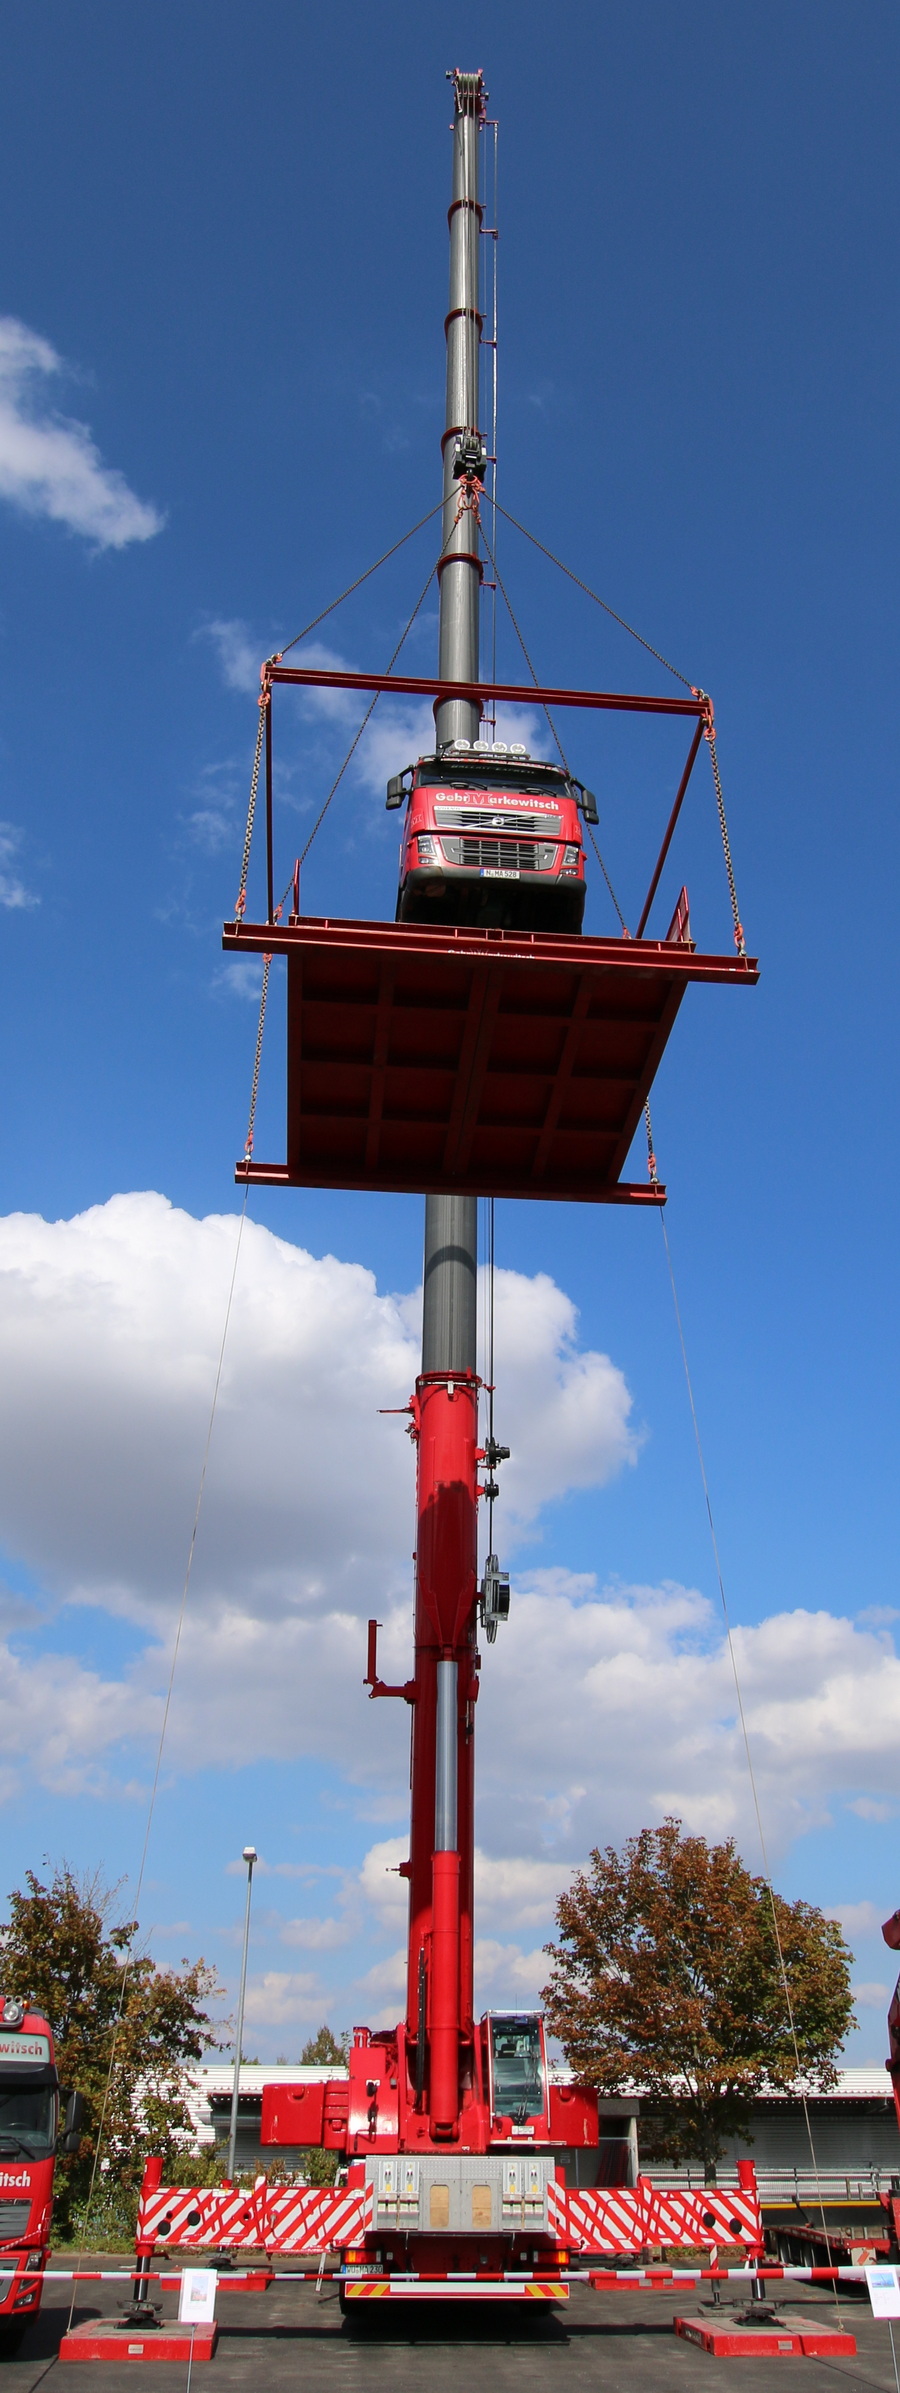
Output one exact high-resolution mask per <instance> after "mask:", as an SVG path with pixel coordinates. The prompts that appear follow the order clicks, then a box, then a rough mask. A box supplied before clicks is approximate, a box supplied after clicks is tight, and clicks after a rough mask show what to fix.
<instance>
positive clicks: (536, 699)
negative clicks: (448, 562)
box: [263, 665, 710, 722]
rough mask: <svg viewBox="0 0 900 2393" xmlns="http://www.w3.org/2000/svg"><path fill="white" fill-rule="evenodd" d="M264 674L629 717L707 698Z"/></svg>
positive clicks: (322, 685) (267, 669) (302, 684)
mask: <svg viewBox="0 0 900 2393" xmlns="http://www.w3.org/2000/svg"><path fill="white" fill-rule="evenodd" d="M263 675H264V678H265V679H266V680H268V681H270V682H275V681H284V682H291V683H294V684H296V685H297V686H298V687H299V688H301V689H311V690H387V691H393V692H394V695H395V696H396V697H401V698H435V699H437V700H438V701H439V702H440V701H441V700H443V699H446V698H472V699H474V701H475V703H476V705H478V704H479V703H480V701H481V700H482V699H484V698H494V699H500V700H501V701H502V703H503V704H504V705H509V706H590V707H606V708H612V709H613V710H614V711H615V712H618V713H620V714H628V715H692V716H693V717H694V719H695V720H696V719H697V718H698V717H699V719H700V720H701V722H703V721H706V720H707V719H708V717H709V714H710V704H709V699H708V698H705V697H699V698H694V697H691V698H644V697H639V696H638V695H637V694H636V693H635V692H633V691H630V690H624V691H623V690H545V689H536V688H535V687H534V686H533V684H531V685H529V684H528V683H526V684H525V685H524V686H522V685H521V684H520V683H519V682H513V681H423V680H422V679H421V677H420V676H418V675H414V674H412V673H314V672H312V671H311V670H309V669H308V668H307V667H306V666H304V665H266V666H264V667H263Z"/></svg>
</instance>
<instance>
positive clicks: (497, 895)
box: [386, 740, 598, 932]
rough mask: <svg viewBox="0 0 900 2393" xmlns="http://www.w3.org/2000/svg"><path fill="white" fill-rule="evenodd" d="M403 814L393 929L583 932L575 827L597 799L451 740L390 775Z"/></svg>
mask: <svg viewBox="0 0 900 2393" xmlns="http://www.w3.org/2000/svg"><path fill="white" fill-rule="evenodd" d="M386 802H387V805H388V807H389V808H390V807H398V806H402V805H404V804H405V805H406V820H405V823H404V826H403V837H402V840H401V843H400V886H399V890H398V893H397V921H398V922H421V923H434V924H435V925H439V926H443V925H453V926H456V925H463V926H465V927H466V928H471V929H475V928H479V929H485V930H504V931H568V932H572V931H580V929H581V925H582V919H583V916H584V898H585V885H584V843H583V839H582V831H581V817H582V816H583V817H584V820H585V822H588V823H595V822H596V821H597V820H598V815H597V803H596V799H595V798H593V797H592V796H591V793H590V790H588V789H584V788H583V786H582V784H581V782H580V781H575V780H573V778H572V775H571V774H570V773H568V772H566V770H565V768H564V767H563V766H562V765H555V764H540V763H538V762H537V761H536V760H534V759H533V758H532V757H531V756H529V753H528V750H527V748H524V747H522V746H521V745H519V744H518V743H514V744H507V742H506V741H505V740H473V741H469V740H453V741H452V742H451V744H450V745H449V746H448V747H445V748H442V749H441V750H440V752H439V754H438V755H436V756H420V758H419V761H418V764H414V765H408V766H407V769H406V771H405V772H404V773H397V774H395V776H394V778H393V780H391V781H389V782H388V786H387V801H386Z"/></svg>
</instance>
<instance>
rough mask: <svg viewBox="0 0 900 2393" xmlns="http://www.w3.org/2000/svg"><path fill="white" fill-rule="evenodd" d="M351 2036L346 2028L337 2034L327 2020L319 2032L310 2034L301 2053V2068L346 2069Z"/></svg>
mask: <svg viewBox="0 0 900 2393" xmlns="http://www.w3.org/2000/svg"><path fill="white" fill-rule="evenodd" d="M349 2047H350V2038H349V2036H348V2035H347V2033H346V2030H345V2032H344V2034H343V2035H342V2036H336V2035H335V2034H334V2031H333V2029H332V2028H330V2027H329V2026H328V2023H327V2021H326V2022H325V2025H324V2026H323V2027H320V2029H319V2031H318V2034H317V2035H315V2036H310V2037H309V2038H308V2041H307V2042H306V2043H305V2044H304V2047H303V2051H302V2052H301V2054H300V2067H301V2069H316V2068H324V2069H346V2066H347V2053H348V2050H349Z"/></svg>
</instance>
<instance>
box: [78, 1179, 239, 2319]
mask: <svg viewBox="0 0 900 2393" xmlns="http://www.w3.org/2000/svg"><path fill="white" fill-rule="evenodd" d="M249 1194H250V1184H249V1181H248V1183H247V1186H246V1187H245V1189H244V1201H243V1204H242V1206H241V1210H240V1215H239V1218H238V1233H237V1238H236V1241H235V1248H234V1259H233V1262H232V1266H231V1278H230V1281H229V1285H228V1297H227V1301H226V1305H225V1318H224V1321H223V1324H222V1336H221V1340H220V1343H219V1354H218V1361H217V1363H216V1373H215V1379H214V1381H213V1392H212V1402H211V1405H210V1411H209V1421H208V1424H207V1431H206V1443H205V1446H204V1449H203V1460H202V1463H201V1466H200V1479H199V1484H198V1488H197V1502H196V1505H195V1507H194V1519H193V1525H192V1528H191V1535H190V1542H189V1545H188V1553H187V1563H186V1566H185V1573H184V1585H183V1587H182V1591H181V1603H180V1606H179V1611H178V1620H177V1624H176V1629H175V1642H174V1645H173V1647H172V1661H171V1666H170V1669H169V1683H168V1686H167V1688H166V1699H165V1703H164V1706H163V1716H162V1724H161V1727H160V1732H159V1743H158V1745H157V1750H156V1766H155V1769H154V1772H153V1782H152V1785H151V1789H150V1800H149V1803H148V1806H147V1819H146V1824H145V1828H144V1842H143V1848H142V1852H141V1860H140V1868H139V1870H138V1875H137V1883H136V1886H135V1893H134V1906H135V1910H137V1908H138V1906H139V1904H140V1900H141V1893H142V1889H143V1884H144V1873H145V1870H146V1867H147V1855H148V1852H149V1848H150V1834H151V1829H152V1826H153V1814H154V1811H155V1808H156V1798H157V1793H158V1790H159V1780H160V1772H161V1770H162V1759H163V1751H164V1748H165V1742H166V1734H167V1730H168V1726H169V1714H170V1712H171V1708H172V1693H173V1689H174V1685H175V1672H176V1669H177V1666H178V1655H179V1650H180V1647H181V1637H182V1630H183V1628H184V1622H185V1614H186V1611H187V1601H188V1594H189V1590H190V1584H191V1573H192V1571H193V1567H194V1555H195V1552H196V1548H197V1532H198V1529H199V1526H200V1512H201V1507H202V1504H203V1496H204V1491H205V1488H206V1474H207V1469H208V1466H209V1456H210V1448H211V1445H212V1435H213V1428H214V1424H215V1418H216V1409H217V1406H218V1401H219V1390H220V1387H221V1384H222V1370H223V1366H224V1362H225V1347H226V1344H227V1340H228V1330H229V1326H230V1322H231V1311H232V1305H233V1302H234V1290H235V1283H236V1280H237V1269H238V1262H239V1259H240V1252H241V1241H242V1239H243V1235H244V1222H245V1220H246V1217H247V1199H248V1197H249ZM137 1924H138V1923H137V1922H136V1923H135V1927H137ZM133 1960H134V1953H133V1951H132V1949H131V1947H130V1946H129V1949H128V1952H127V1954H126V1957H125V1962H124V1965H123V1969H122V1977H121V1983H120V1987H119V2003H118V2009H117V2011H116V2016H115V2020H114V2022H113V2036H112V2045H111V2048H110V2056H109V2068H108V2070H107V2074H106V2085H105V2087H104V2092H103V2102H102V2105H101V2110H100V2119H99V2124H98V2127H97V2140H96V2144H95V2147H94V2159H93V2166H92V2169H91V2177H90V2184H89V2187H88V2197H87V2202H86V2204H85V2210H84V2225H85V2229H86V2228H87V2224H88V2220H89V2218H90V2213H91V2206H92V2203H93V2199H94V2189H95V2186H96V2182H97V2170H98V2167H99V2163H100V2154H101V2152H102V2149H103V2134H104V2128H105V2125H106V2115H107V2111H108V2108H109V2097H110V2089H111V2086H112V2078H113V2070H114V2068H115V2063H116V2051H117V2047H118V2041H119V2033H120V2030H121V2026H122V2020H123V2017H124V2011H125V1997H126V1994H127V1991H128V1984H129V1979H130V1975H131V1969H132V1963H133ZM74 2310H75V2293H74V2288H73V2292H72V2305H71V2309H70V2311H69V2327H71V2324H72V2318H73V2315H74ZM66 2331H67V2332H68V2328H67V2330H66Z"/></svg>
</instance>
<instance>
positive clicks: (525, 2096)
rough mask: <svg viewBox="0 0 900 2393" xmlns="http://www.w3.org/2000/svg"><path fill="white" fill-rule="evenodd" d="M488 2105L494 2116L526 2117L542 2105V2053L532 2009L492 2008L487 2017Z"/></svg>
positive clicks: (538, 2113) (538, 2026) (535, 2113)
mask: <svg viewBox="0 0 900 2393" xmlns="http://www.w3.org/2000/svg"><path fill="white" fill-rule="evenodd" d="M489 2031H490V2062H491V2109H492V2111H493V2113H494V2116H495V2118H507V2119H513V2120H515V2121H516V2123H517V2124H518V2125H521V2124H522V2123H523V2122H524V2121H525V2120H526V2119H535V2118H539V2117H541V2116H542V2115H543V2112H544V2108H545V2099H546V2098H545V2088H544V2054H543V2047H542V2039H541V2023H540V2018H539V2016H538V2013H537V2012H536V2011H520V2012H513V2013H508V2012H507V2013H504V2012H500V2011H494V2012H492V2013H491V2015H490V2019H489Z"/></svg>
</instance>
